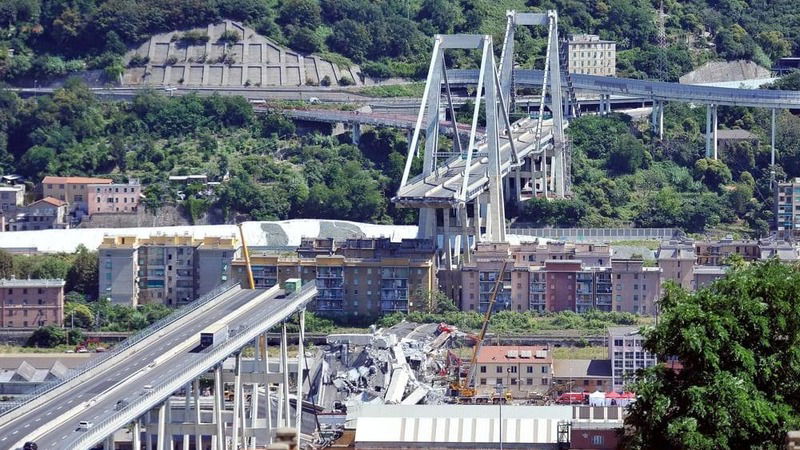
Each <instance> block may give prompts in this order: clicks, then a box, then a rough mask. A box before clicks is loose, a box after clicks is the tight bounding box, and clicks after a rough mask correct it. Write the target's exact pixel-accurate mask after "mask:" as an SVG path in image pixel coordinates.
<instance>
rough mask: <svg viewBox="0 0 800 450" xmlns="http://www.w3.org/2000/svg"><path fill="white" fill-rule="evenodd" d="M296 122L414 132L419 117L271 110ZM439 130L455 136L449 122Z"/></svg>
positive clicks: (463, 127) (466, 129)
mask: <svg viewBox="0 0 800 450" xmlns="http://www.w3.org/2000/svg"><path fill="white" fill-rule="evenodd" d="M256 111H259V112H266V111H270V110H269V109H266V108H256ZM271 111H275V112H278V113H280V114H282V115H284V116H286V117H289V118H292V119H295V120H305V121H309V122H323V123H348V124H359V125H373V126H380V127H392V128H401V129H406V130H413V129H414V126H415V124H416V120H417V116H416V115H409V114H392V113H383V112H358V111H339V110H329V109H281V110H271ZM439 128H440V129H441V130H443V131H444V132H446V133H447V134H453V127H452V123H451V122H450V121H449V120H442V121H440V124H439ZM458 130H459V132H463V133H469V130H470V127H469V125H467V124H462V123H460V124H458Z"/></svg>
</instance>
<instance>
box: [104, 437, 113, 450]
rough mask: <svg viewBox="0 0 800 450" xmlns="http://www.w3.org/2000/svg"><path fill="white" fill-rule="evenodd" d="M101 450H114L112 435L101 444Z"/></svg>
mask: <svg viewBox="0 0 800 450" xmlns="http://www.w3.org/2000/svg"><path fill="white" fill-rule="evenodd" d="M103 450H114V435H113V434H112V435H111V436H109V437H107V438H106V443H105V444H103Z"/></svg>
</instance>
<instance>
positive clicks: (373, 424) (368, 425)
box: [348, 405, 572, 447]
mask: <svg viewBox="0 0 800 450" xmlns="http://www.w3.org/2000/svg"><path fill="white" fill-rule="evenodd" d="M351 418H353V419H355V421H351V420H349V419H351ZM571 419H572V407H570V406H515V405H509V406H506V407H504V408H503V420H504V422H505V424H506V427H507V431H506V432H505V433H503V441H504V442H506V443H510V444H525V445H528V446H530V444H555V443H557V436H558V433H557V429H558V423H559V422H560V421H568V420H571ZM348 422H350V423H355V424H356V442H385V443H387V444H388V443H392V444H394V445H393V446H396V444H397V443H403V442H408V443H411V442H414V443H433V442H448V443H458V444H460V445H461V446H465V447H466V446H471V445H473V444H475V443H492V444H494V443H496V442H498V441H499V438H500V436H499V431H500V427H499V422H500V418H499V417H498V415H497V411H496V409H494V408H489V407H486V406H484V405H436V406H430V405H362V406H360V407H359V408H358V409H357V410H356V411H353V412H350V413H348Z"/></svg>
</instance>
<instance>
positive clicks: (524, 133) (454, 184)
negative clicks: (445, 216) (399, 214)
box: [392, 118, 553, 208]
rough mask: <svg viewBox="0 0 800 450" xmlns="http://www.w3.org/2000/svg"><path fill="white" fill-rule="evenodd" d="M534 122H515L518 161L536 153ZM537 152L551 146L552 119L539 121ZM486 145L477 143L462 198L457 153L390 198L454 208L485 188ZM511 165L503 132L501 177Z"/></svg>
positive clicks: (462, 163) (405, 203)
mask: <svg viewBox="0 0 800 450" xmlns="http://www.w3.org/2000/svg"><path fill="white" fill-rule="evenodd" d="M535 128H536V121H535V120H533V119H529V118H528V119H522V120H520V121H517V122H516V123H515V124H514V125H513V126H512V129H513V130H514V132H513V133H512V134H513V139H514V147H515V149H516V151H517V157H518V159H519V160H520V161H522V160H524V159H525V158H528V157H529V156H532V155H533V154H534V153H535V152H536V148H537V146H536V138H535V135H536V132H535ZM540 140H541V142H540V144H539V152H546V151H547V150H550V149H551V148H552V143H553V135H552V121H550V120H545V121H544V122H543V128H542V134H541V138H540ZM486 152H487V150H486V144H485V143H483V142H481V143H479V144H478V146H477V155H476V157H474V158H473V159H472V161H471V167H470V170H469V180H468V181H467V192H466V198H463V197H461V195H460V194H461V190H462V186H463V182H464V174H465V168H466V165H467V161H466V159H464V158H463V157H462V156H461V155H453V156H451V157H450V158H449V159H448V160H447V161H446V162H445V164H444V165H442V166H440V167H438V168H436V170H434V171H433V172H432V173H431V174H430V175H428V176H423V175H418V176H416V177H414V178H411V179H410V180H408V183H406V185H405V186H403V187H401V188H400V190H399V192H398V194H397V196H395V197H394V198H393V199H392V201H393V202H395V203H397V204H399V205H402V206H404V207H409V208H457V207H462V206H464V204H465V203H466V202H469V201H472V200H474V199H475V198H476V197H478V195H480V194H481V193H482V192H484V191H485V190H486V189H487V188H488V183H489V177H488V175H487V173H488V165H489V160H488V157H487V156H486ZM514 167H515V164H514V161H513V160H512V148H511V143H510V141H509V138H508V136H507V135H503V136H501V138H500V172H501V175H502V176H503V177H505V176H506V175H508V174H509V173H510V172H511V171H512V169H513V168H514Z"/></svg>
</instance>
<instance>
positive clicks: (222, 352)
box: [72, 282, 317, 449]
mask: <svg viewBox="0 0 800 450" xmlns="http://www.w3.org/2000/svg"><path fill="white" fill-rule="evenodd" d="M316 290H317V287H316V285H315V283H314V282H308V283H306V284H305V285H303V287H302V288H301V289H300V290H299V291H297V292H295V293H293V294H291V295H289V296H288V297H287V298H285V299H281V301H282V302H285V303H290V302H292V301H293V300H296V299H298V298H300V297H303V296H306V295H308V294H310V293H311V291H316ZM312 298H313V296H311V297H310V298H309V299H308V300H307V301H306V302H309V301H311V299H312ZM299 306H302V304H299V305H298V307H299ZM290 314H291V312H290ZM274 317H275V316H273V317H270V319H273V318H274ZM283 319H284V317H281V318H280V319H276V320H274V322H275V323H272V324H268V323H269V322H270V321H269V319H268V320H267V321H264V322H259V323H257V324H255V325H251V326H249V327H247V328H245V329H244V330H242V331H240V332H238V333H236V334H235V335H234V336H232V337H231V338H229V339H228V340H226V341H224V342H223V343H222V345H221V346H219V347H217V348H215V349H214V350H212V351H211V352H209V353H208V354H207V355H206V357H204V358H203V359H201V360H200V361H198V362H196V363H194V364H192V365H191V366H189V367H187V368H186V370H184V371H183V373H184V374H190V375H191V377H192V378H195V377H198V376H200V375H202V374H203V373H205V372H206V371H207V370H208V369H209V368H210V367H213V366H214V365H215V364H217V362H219V361H222V360H224V359H225V358H227V357H228V355H230V354H231V353H233V352H234V351H235V350H236V349H239V348H242V347H244V346H245V345H247V343H248V342H251V341H252V340H253V339H255V338H256V336H258V334H259V333H262V332H263V331H262V330H263V329H269V328H271V327H273V326H275V325H276V324H277V323H278V322H279V321H281V320H283ZM254 330H256V331H254ZM185 385H186V382H185V381H184V380H182V379H180V378H175V379H173V380H172V381H171V382H169V383H166V384H164V385H162V386H161V387H158V388H156V389H154V390H153V391H152V392H149V393H148V394H145V395H143V396H141V397H139V399H137V400H134V401H133V402H131V403H130V404H128V406H126V407H125V409H123V410H122V411H118V412H116V413H114V414H112V415H111V416H109V417H108V418H106V419H105V420H103V421H102V422H100V423H99V424H97V425H95V427H94V428H92V429H90V430H89V431H87V432H86V433H85V434H84V435H83V436H81V438H80V439H78V440H77V441H76V442H75V444H73V446H72V448H73V449H88V448H90V447H91V446H93V445H95V444H97V443H98V442H100V441H102V440H103V439H104V438H105V437H106V435H107V431H104V429H112V430H116V429H119V428H122V427H123V426H125V424H126V423H127V422H128V421H129V420H130V419H128V418H129V417H130V416H131V415H134V417H138V415H137V414H139V415H140V414H143V413H144V412H145V411H146V410H147V409H148V408H150V407H152V405H153V404H154V403H157V402H158V400H156V399H159V398H162V396H169V395H170V394H171V393H172V392H175V391H177V390H179V389H180V388H181V387H183V386H185ZM112 432H113V431H112Z"/></svg>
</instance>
